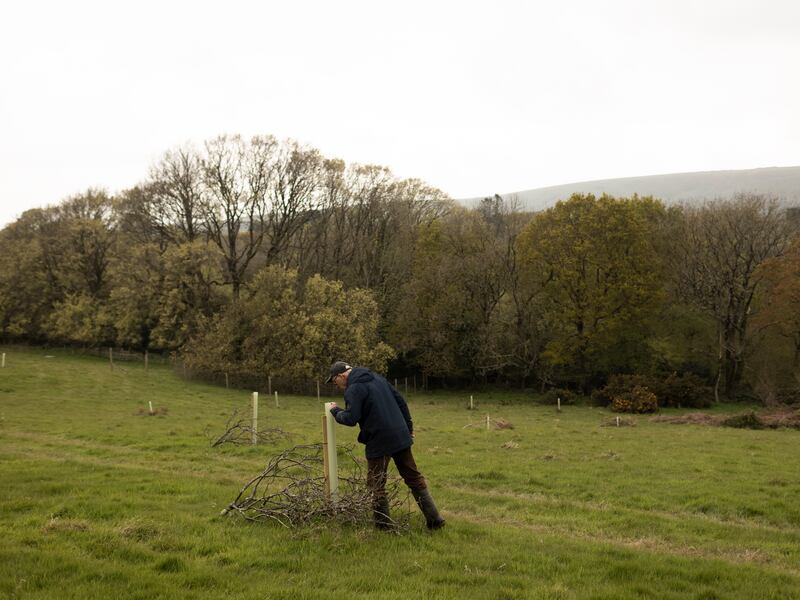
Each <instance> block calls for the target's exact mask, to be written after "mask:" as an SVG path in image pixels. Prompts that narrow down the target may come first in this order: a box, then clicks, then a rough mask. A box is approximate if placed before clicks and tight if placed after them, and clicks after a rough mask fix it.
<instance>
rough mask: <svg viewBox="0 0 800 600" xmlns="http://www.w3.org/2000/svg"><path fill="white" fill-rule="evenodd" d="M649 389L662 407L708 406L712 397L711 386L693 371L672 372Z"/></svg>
mask: <svg viewBox="0 0 800 600" xmlns="http://www.w3.org/2000/svg"><path fill="white" fill-rule="evenodd" d="M650 389H652V390H653V392H654V393H655V394H656V396H657V397H658V404H659V406H662V407H678V408H681V407H682V408H708V407H709V406H711V404H712V402H713V399H714V391H713V390H712V389H711V386H709V385H707V384H706V383H705V381H703V379H702V378H701V377H698V376H697V375H695V374H694V373H684V374H683V375H678V374H677V373H672V374H671V375H670V376H669V377H667V378H666V379H664V380H662V381H660V382H656V383H654V384H653V385H651V386H650Z"/></svg>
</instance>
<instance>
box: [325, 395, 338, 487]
mask: <svg viewBox="0 0 800 600" xmlns="http://www.w3.org/2000/svg"><path fill="white" fill-rule="evenodd" d="M331 406H333V402H326V403H325V436H324V438H323V442H324V448H325V456H326V457H327V461H326V465H325V466H326V469H325V470H326V473H327V475H326V480H327V482H328V489H329V491H330V495H331V500H336V499H337V498H338V496H339V460H338V458H337V456H336V419H334V418H333V415H332V414H331Z"/></svg>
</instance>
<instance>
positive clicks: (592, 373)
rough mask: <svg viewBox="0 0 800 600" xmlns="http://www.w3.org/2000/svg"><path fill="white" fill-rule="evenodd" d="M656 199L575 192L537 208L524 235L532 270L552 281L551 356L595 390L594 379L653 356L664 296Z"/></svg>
mask: <svg viewBox="0 0 800 600" xmlns="http://www.w3.org/2000/svg"><path fill="white" fill-rule="evenodd" d="M662 210H663V208H662V207H661V206H660V205H659V204H658V203H657V202H654V201H653V200H651V199H648V198H638V197H634V198H631V199H617V198H612V197H610V196H602V197H601V198H595V197H594V196H593V195H591V194H588V195H581V194H576V195H573V196H572V197H571V198H570V199H569V200H567V201H562V202H558V203H557V204H556V206H555V207H553V208H551V209H549V210H547V211H544V212H543V213H540V214H538V215H536V217H535V218H534V219H533V220H532V221H531V223H530V224H529V225H528V226H527V228H526V229H525V231H524V232H523V233H522V234H521V236H520V247H521V252H522V253H523V256H524V267H523V268H524V270H525V271H527V272H528V273H527V277H528V278H529V279H530V280H531V281H536V282H538V283H537V285H541V284H543V285H544V288H543V297H544V301H545V306H544V311H545V315H546V319H547V321H548V331H549V341H548V343H547V347H546V350H545V353H544V354H545V357H546V359H547V360H548V361H549V362H550V363H551V364H552V365H554V366H555V367H557V368H559V369H560V370H561V373H562V376H564V377H566V378H567V379H571V380H573V381H575V382H577V383H578V384H579V385H580V386H581V387H582V388H584V389H588V386H589V384H590V383H591V381H592V379H593V378H594V377H596V376H598V375H601V376H602V375H603V374H604V373H608V372H611V371H615V370H620V369H634V368H636V367H637V366H639V365H640V364H641V362H642V360H643V359H646V358H647V354H648V349H647V347H646V344H645V342H644V340H646V336H647V331H648V323H649V322H650V320H651V319H652V317H653V314H654V311H655V309H656V307H657V306H658V303H659V301H660V299H661V281H660V277H659V274H660V272H661V266H660V262H659V256H658V253H657V251H656V247H655V246H654V244H653V242H652V239H653V234H654V230H655V223H654V220H653V218H652V215H653V214H657V213H659V212H661V211H662Z"/></svg>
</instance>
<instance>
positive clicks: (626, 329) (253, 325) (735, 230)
mask: <svg viewBox="0 0 800 600" xmlns="http://www.w3.org/2000/svg"><path fill="white" fill-rule="evenodd" d="M791 214H792V213H791V212H787V211H786V210H784V209H782V208H781V207H780V206H779V205H778V204H777V203H776V202H774V201H772V200H770V199H767V198H764V197H760V196H755V195H740V196H737V197H735V198H729V199H725V200H720V201H716V202H710V203H706V204H703V205H698V206H682V207H666V206H665V205H664V204H663V203H661V202H660V201H658V200H656V199H653V198H641V197H633V198H612V197H607V196H603V197H600V198H595V197H593V196H591V195H576V196H573V197H572V198H569V199H566V200H564V201H562V202H559V203H558V204H557V205H556V206H555V207H553V208H551V209H549V210H546V211H544V212H541V213H537V214H531V213H526V212H522V211H520V210H517V209H516V208H515V206H514V202H513V198H512V199H503V198H500V197H494V198H487V199H486V200H484V201H483V202H482V203H481V205H480V206H479V207H477V208H475V209H466V208H463V207H460V206H458V205H457V204H455V203H454V202H453V201H452V200H450V199H449V198H448V197H447V195H446V194H444V193H443V192H441V191H440V190H437V189H435V188H432V187H430V186H427V185H425V184H424V183H423V182H421V181H418V180H413V179H410V180H409V179H398V178H396V177H395V176H393V175H392V173H391V172H390V171H389V170H388V169H386V168H384V167H380V166H373V165H356V164H353V165H346V164H345V163H344V162H343V161H341V160H337V159H328V158H325V157H324V156H322V155H321V154H320V153H319V152H318V151H317V150H315V149H314V148H309V147H306V146H302V145H300V144H298V143H296V142H293V141H285V142H279V141H277V140H275V139H274V138H272V137H255V138H253V139H251V140H244V139H242V138H240V137H238V136H222V137H219V138H216V139H213V140H210V141H208V142H206V143H205V144H203V145H202V147H199V148H195V147H190V146H187V147H182V148H179V149H176V150H174V151H170V152H167V153H165V154H164V155H163V157H162V158H161V159H160V160H159V161H158V162H157V163H156V164H154V165H153V167H152V169H151V171H150V173H149V174H148V176H147V178H146V179H145V181H144V182H143V183H142V184H141V185H138V186H136V187H135V188H133V189H130V190H127V191H124V192H122V193H120V194H118V195H116V196H113V197H112V196H110V195H108V194H107V193H105V192H104V191H102V190H88V191H87V192H85V193H82V194H79V195H77V196H74V197H71V198H68V199H66V200H65V201H63V202H62V203H61V204H59V205H57V206H52V207H47V208H41V209H34V210H30V211H27V212H26V213H24V214H23V215H22V216H21V217H20V218H19V219H18V220H17V221H16V222H15V223H13V224H11V225H8V226H7V227H6V228H5V229H3V230H2V232H0V326H1V327H2V336H3V338H4V339H5V340H6V341H26V342H32V343H50V344H73V345H82V346H86V347H91V346H98V345H117V346H124V347H128V348H131V349H137V350H150V351H168V352H174V353H177V354H178V355H180V356H181V358H182V359H183V360H184V362H185V363H186V364H187V365H189V366H190V367H192V368H193V369H194V370H195V371H202V372H205V373H208V374H214V373H217V374H219V373H230V374H240V375H263V374H267V373H270V374H276V375H277V374H280V375H284V376H286V377H290V378H294V379H296V380H298V381H300V380H303V379H316V378H317V377H318V376H319V375H320V374H321V373H323V372H324V371H325V369H326V367H327V365H328V364H329V363H330V362H331V361H332V360H334V359H337V358H347V359H348V360H351V361H353V362H357V363H361V364H367V365H370V366H373V367H375V368H377V369H380V370H386V369H387V368H389V369H390V370H391V371H393V372H394V373H395V374H397V375H399V376H402V375H404V374H406V373H412V372H413V373H421V374H423V375H424V376H426V377H427V380H428V381H429V382H431V383H432V384H434V385H453V386H457V385H465V384H476V383H482V384H487V385H504V386H516V387H519V388H534V389H544V388H547V387H554V386H560V387H568V388H571V389H574V390H577V391H582V392H588V391H590V390H591V389H593V388H596V387H598V386H601V385H603V384H605V383H606V381H607V380H608V378H609V376H610V375H612V374H619V373H630V374H633V373H636V374H646V375H652V376H659V375H663V376H667V375H669V374H672V373H679V374H683V373H692V374H695V375H699V376H700V377H702V378H704V379H705V380H706V381H707V382H708V383H709V384H711V385H714V386H715V388H716V390H717V393H718V395H719V396H720V397H725V398H730V399H733V398H736V397H738V396H739V395H741V394H751V395H752V394H755V395H757V396H759V397H761V398H762V399H763V400H765V401H768V402H771V401H774V400H776V399H779V398H781V397H786V396H787V395H789V396H790V395H791V394H793V393H797V389H798V387H800V382H799V381H798V377H800V243H798V239H797V238H796V237H795V235H794V232H795V231H796V227H795V223H793V220H792V219H791V218H790V216H791Z"/></svg>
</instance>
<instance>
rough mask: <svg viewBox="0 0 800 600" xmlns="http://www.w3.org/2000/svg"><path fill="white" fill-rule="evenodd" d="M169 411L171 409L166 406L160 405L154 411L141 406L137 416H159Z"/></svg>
mask: <svg viewBox="0 0 800 600" xmlns="http://www.w3.org/2000/svg"><path fill="white" fill-rule="evenodd" d="M168 412H169V409H168V408H167V407H166V406H159V407H157V408H154V409H153V412H150V409H148V408H142V407H141V406H140V407H139V408H138V409H137V411H136V413H135V414H136V416H137V417H157V416H160V415H166V414H167V413H168Z"/></svg>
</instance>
